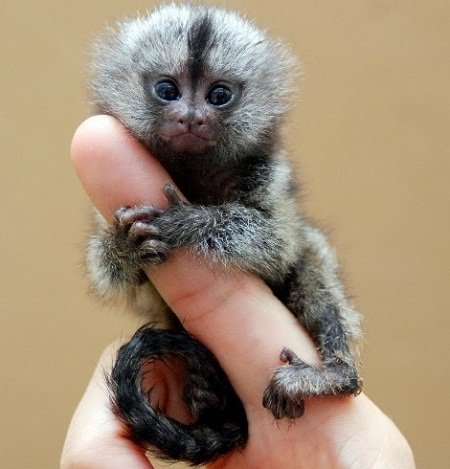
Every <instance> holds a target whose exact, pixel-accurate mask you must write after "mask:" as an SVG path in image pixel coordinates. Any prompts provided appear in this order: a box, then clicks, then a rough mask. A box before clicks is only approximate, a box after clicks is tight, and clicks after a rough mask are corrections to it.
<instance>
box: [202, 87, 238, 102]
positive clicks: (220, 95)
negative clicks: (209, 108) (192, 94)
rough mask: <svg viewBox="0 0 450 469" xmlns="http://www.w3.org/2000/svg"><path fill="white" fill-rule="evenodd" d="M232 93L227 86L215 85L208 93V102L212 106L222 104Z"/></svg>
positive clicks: (227, 100) (229, 98) (228, 100)
mask: <svg viewBox="0 0 450 469" xmlns="http://www.w3.org/2000/svg"><path fill="white" fill-rule="evenodd" d="M232 97H233V93H232V92H231V90H230V89H229V88H227V87H226V86H223V85H218V86H215V87H214V88H213V89H212V90H211V91H210V92H209V94H208V97H207V99H208V102H210V103H211V104H212V105H213V106H223V105H224V104H227V103H228V102H230V100H231V98H232Z"/></svg>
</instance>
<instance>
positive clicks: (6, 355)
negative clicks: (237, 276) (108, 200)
mask: <svg viewBox="0 0 450 469" xmlns="http://www.w3.org/2000/svg"><path fill="white" fill-rule="evenodd" d="M227 4H228V5H229V6H231V7H236V8H239V9H240V10H241V11H244V12H246V13H248V15H249V16H251V17H254V18H255V19H256V20H257V22H258V23H259V24H262V25H264V26H266V27H268V28H269V29H270V30H271V31H272V32H273V34H274V35H276V36H282V37H284V38H285V39H286V40H288V41H289V42H290V43H291V44H292V46H293V47H294V49H295V51H296V52H297V53H298V54H299V55H300V56H301V57H302V59H303V62H304V69H305V76H304V80H303V93H302V96H301V99H300V100H299V101H300V102H299V106H298V107H297V109H296V111H295V113H293V116H292V117H293V119H292V125H291V127H290V129H289V146H290V148H291V149H292V153H293V155H294V158H295V159H296V162H297V165H298V168H299V170H300V172H301V174H302V179H303V181H304V187H305V197H304V198H305V203H306V205H307V208H308V211H309V213H310V214H311V215H312V216H313V217H314V218H315V219H316V220H317V221H319V222H320V223H322V224H324V225H325V226H327V227H330V228H331V229H332V235H331V238H332V241H333V243H334V244H335V245H336V247H337V249H338V253H339V257H340V259H341V261H342V263H343V266H344V270H345V272H346V280H347V283H348V285H349V288H350V291H351V292H352V294H353V295H354V297H355V302H356V304H357V305H358V307H359V308H360V309H361V311H362V312H363V313H364V315H365V318H366V321H365V330H366V346H365V352H364V376H365V383H366V391H367V393H368V394H369V395H370V396H371V397H372V398H373V399H374V400H375V401H376V402H377V403H378V405H380V406H381V407H382V408H383V409H384V410H385V411H386V412H387V413H388V414H389V415H391V416H392V417H393V419H394V420H395V421H396V423H397V424H398V426H399V427H400V428H401V430H402V431H403V432H404V433H405V434H406V436H407V438H408V439H409V441H410V443H411V445H412V446H413V449H414V451H415V454H416V458H417V462H418V466H420V467H423V468H430V469H438V468H442V469H444V468H446V467H448V464H449V461H450V451H449V445H448V441H449V438H450V426H449V410H448V397H449V395H450V394H449V386H448V385H449V380H450V378H449V367H448V360H449V354H448V352H449V344H448V329H449V327H450V321H449V311H448V304H449V302H448V296H449V279H450V276H449V274H450V257H449V254H450V248H449V235H450V233H449V231H450V230H449V221H450V220H449V201H450V200H449V199H450V197H449V195H450V190H449V182H448V181H449V176H450V158H449V156H450V155H449V147H450V138H449V133H450V132H449V128H448V126H449V117H450V112H449V107H450V86H449V85H450V82H449V80H450V73H449V72H450V28H449V19H450V2H449V1H448V0H433V1H426V0H422V1H418V0H408V1H400V0H373V1H362V0H345V1H344V0H341V1H336V0H328V1H316V2H312V1H307V0H304V1H303V0H302V1H295V0H291V1H268V0H253V1H250V0H248V1H245V0H243V1H229V2H227ZM152 5H153V2H151V1H138V0H126V1H125V0H122V1H119V0H114V1H100V0H94V1H92V0H90V1H87V0H86V1H85V0H79V1H75V0H74V1H69V0H66V1H64V0H54V1H44V0H3V1H2V3H1V7H2V8H1V16H0V20H1V28H0V35H1V38H0V47H1V73H0V93H1V98H0V103H1V111H2V115H1V136H0V146H1V149H0V152H1V153H0V175H1V178H2V195H3V197H2V203H1V205H0V211H1V212H0V219H1V222H2V233H1V246H0V249H1V254H0V259H1V272H0V280H1V281H0V285H1V296H0V321H1V324H0V333H1V336H0V357H1V358H0V360H1V362H0V366H1V384H0V409H1V414H0V415H1V419H0V442H1V443H0V448H1V449H0V467H2V468H8V469H15V468H20V469H23V468H28V467H30V468H31V467H32V468H42V469H44V468H55V467H57V466H58V461H59V454H60V449H61V445H62V443H63V439H64V435H65V431H66V428H67V425H68V423H69V419H70V416H71V414H72V411H73V409H74V407H75V405H76V403H77V401H78V399H79V398H80V396H81V394H82V392H83V389H84V386H85V384H86V382H87V380H88V378H89V376H90V373H91V370H92V368H93V367H94V365H95V363H96V360H97V357H98V355H99V353H100V351H101V350H102V348H103V347H104V346H105V345H106V344H108V343H109V342H110V341H111V340H112V339H113V338H115V337H117V336H118V335H123V334H126V333H127V332H129V331H131V330H133V329H134V328H135V327H136V324H137V322H136V321H135V320H134V319H133V318H130V317H127V316H126V315H125V314H122V312H120V311H117V312H115V311H105V310H102V309H101V308H100V307H99V306H98V305H96V304H94V303H93V302H92V301H91V300H90V299H89V298H88V297H87V296H86V294H85V291H86V282H85V279H84V277H83V269H82V267H81V264H82V262H81V260H82V254H81V250H82V245H83V237H84V235H85V231H86V226H87V218H88V202H87V200H86V197H85V195H84V194H83V192H82V190H81V188H80V186H79V184H78V181H77V180H76V178H75V176H74V174H73V172H72V169H71V167H70V162H69V157H68V152H69V145H70V139H71V135H72V133H73V131H74V130H75V128H76V126H77V124H78V123H80V122H81V121H82V120H83V119H84V118H85V117H86V116H87V115H88V113H89V109H88V106H87V104H86V97H85V90H84V80H85V77H84V66H85V51H86V48H87V44H88V43H89V41H90V39H91V37H92V36H93V34H94V33H95V32H96V31H98V30H100V29H101V28H102V27H103V25H104V24H105V23H106V22H107V21H113V20H115V19H116V18H120V17H122V16H123V15H130V14H134V12H135V11H136V10H137V9H141V10H143V9H145V8H148V7H151V6H152Z"/></svg>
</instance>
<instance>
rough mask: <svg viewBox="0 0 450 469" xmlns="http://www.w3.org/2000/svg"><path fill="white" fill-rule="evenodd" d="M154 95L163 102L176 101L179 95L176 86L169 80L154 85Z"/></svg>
mask: <svg viewBox="0 0 450 469" xmlns="http://www.w3.org/2000/svg"><path fill="white" fill-rule="evenodd" d="M155 93H156V94H157V96H159V97H160V98H161V99H163V100H164V101H176V100H177V99H180V97H181V94H180V90H179V89H178V87H177V85H176V84H175V83H174V82H173V81H170V80H164V81H160V82H159V83H156V85H155Z"/></svg>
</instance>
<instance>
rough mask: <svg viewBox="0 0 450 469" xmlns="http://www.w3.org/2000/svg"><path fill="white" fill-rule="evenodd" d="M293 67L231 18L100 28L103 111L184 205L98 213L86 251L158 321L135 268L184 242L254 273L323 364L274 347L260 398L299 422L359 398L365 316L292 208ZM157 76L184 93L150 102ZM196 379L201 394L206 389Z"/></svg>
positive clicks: (170, 11) (156, 15)
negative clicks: (143, 149) (154, 162)
mask: <svg viewBox="0 0 450 469" xmlns="http://www.w3.org/2000/svg"><path fill="white" fill-rule="evenodd" d="M294 64H295V61H294V60H293V59H292V57H291V55H290V54H289V52H288V51H287V48H286V47H285V46H284V45H282V44H281V43H279V42H277V41H273V40H270V39H269V38H268V37H267V36H266V35H265V34H264V33H263V32H261V31H260V30H258V29H257V28H255V27H254V26H253V25H252V24H251V23H250V22H249V21H247V20H245V19H242V18H241V17H239V16H238V15H236V14H234V13H230V12H227V11H224V10H220V9H215V8H209V7H196V6H188V5H181V6H176V5H167V6H164V7H161V8H159V9H157V10H155V11H153V12H152V13H150V14H149V15H148V16H145V17H143V18H139V19H136V20H131V21H126V22H124V23H121V24H119V25H118V27H117V29H116V30H110V31H108V32H107V33H106V35H105V36H103V37H102V38H101V39H100V40H99V41H98V42H97V43H96V45H95V47H94V54H93V60H92V68H91V71H92V81H91V92H92V99H93V101H94V103H95V105H96V109H97V111H98V112H101V113H106V114H110V115H113V116H115V117H116V118H118V119H119V120H120V121H121V122H122V123H123V124H124V125H125V126H126V127H127V128H128V129H129V130H130V132H131V133H132V134H134V135H135V136H136V137H137V138H138V139H139V140H140V141H141V142H143V143H144V144H145V145H146V146H147V147H148V148H149V150H150V151H151V152H152V153H153V154H154V155H155V156H157V157H158V159H159V160H160V162H161V163H162V165H163V166H164V167H165V168H166V169H167V170H168V171H169V173H170V175H171V177H172V178H173V180H174V181H175V183H176V184H177V186H178V187H179V189H180V190H181V191H182V192H183V194H184V195H185V196H186V197H187V198H188V200H189V203H183V202H182V201H181V200H180V199H179V198H178V196H177V194H176V192H175V190H174V189H173V187H170V186H169V187H165V188H164V190H165V193H166V196H167V198H168V201H169V208H168V209H167V210H165V211H160V210H157V209H155V208H153V207H151V206H148V205H147V206H140V207H134V208H129V207H126V208H123V209H120V210H119V211H118V212H117V213H116V216H115V219H114V222H113V224H112V226H107V225H106V223H105V222H104V221H102V220H101V219H99V220H98V222H97V228H96V229H95V232H94V234H93V235H92V237H91V240H90V242H89V243H88V248H87V259H88V262H87V263H88V270H89V273H90V277H91V283H92V285H93V288H94V289H95V290H96V291H97V292H98V293H99V294H100V296H102V297H105V298H108V299H114V298H117V297H119V296H122V297H127V298H128V299H129V301H130V302H131V303H133V304H135V305H138V306H139V308H138V309H139V310H143V309H144V310H145V309H147V310H148V311H149V312H150V313H149V316H148V317H149V320H152V321H154V320H155V318H158V317H160V316H165V317H166V318H169V319H171V318H172V319H173V315H172V313H171V312H170V311H169V310H168V308H167V306H166V305H164V303H163V302H162V300H161V299H160V298H159V297H158V295H157V294H156V292H155V291H153V292H151V290H150V288H149V287H148V284H145V283H143V281H144V280H145V277H144V276H143V273H142V270H143V269H144V268H146V267H150V266H152V265H157V264H159V263H161V262H164V260H165V259H166V258H167V257H168V256H170V255H171V253H172V252H174V251H175V250H177V249H179V248H183V247H189V248H191V249H192V250H194V251H195V252H196V253H197V254H199V255H201V256H202V258H203V259H205V260H206V261H207V262H209V263H210V265H211V266H214V265H217V264H219V265H220V266H222V267H225V268H238V269H242V270H244V271H246V272H252V273H255V274H257V275H259V276H261V277H262V278H263V279H264V280H265V281H266V282H267V284H268V285H269V286H270V287H271V288H272V289H273V291H274V293H275V294H276V295H277V296H278V297H279V298H280V299H281V300H282V301H283V302H284V303H285V304H286V305H287V306H288V308H289V309H290V310H291V311H292V313H293V314H294V315H295V316H296V317H297V318H298V320H299V322H300V323H301V324H303V325H304V326H305V327H306V329H307V330H308V332H309V333H310V334H311V337H312V338H313V340H314V341H315V343H316V345H317V347H318V349H319V350H320V352H321V353H322V357H323V365H322V366H321V367H320V368H318V369H316V368H312V367H310V366H308V365H306V364H305V363H303V362H302V361H301V360H300V358H298V357H297V356H296V355H295V353H294V352H293V351H291V350H288V349H285V350H283V351H280V359H281V361H282V362H284V365H282V366H280V368H279V369H278V370H276V371H275V373H274V375H273V378H272V380H271V381H270V383H269V384H268V387H267V389H266V391H265V393H264V396H263V404H264V406H265V407H267V408H268V409H270V411H271V412H272V413H273V415H274V416H275V417H276V418H284V417H287V418H296V417H298V416H300V415H301V414H302V412H303V398H304V397H306V396H311V395H330V394H331V395H339V394H355V393H357V392H359V390H360V388H361V381H360V379H359V377H358V373H357V364H358V360H359V344H360V341H361V332H360V320H359V315H358V313H357V312H356V311H355V310H354V309H353V307H352V306H351V305H350V303H349V302H348V300H347V297H346V294H345V291H344V289H343V287H342V284H341V282H340V280H339V272H338V265H337V262H336V259H335V256H334V253H333V251H332V250H331V248H330V247H329V245H328V243H327V241H326V238H325V236H324V234H323V233H322V232H320V231H319V230H318V229H317V228H315V227H313V226H312V225H311V224H310V223H309V222H308V221H307V220H306V219H305V217H304V216H303V215H302V213H301V212H300V209H299V207H298V203H297V191H296V183H295V180H294V177H293V174H292V170H291V167H290V164H289V162H288V160H287V159H286V155H285V152H284V150H283V149H282V144H281V141H280V125H281V124H282V122H283V118H284V116H285V113H286V110H287V109H288V107H289V104H290V102H291V101H292V92H291V89H292V81H293V76H294V71H293V69H294ZM164 79H170V80H173V82H175V84H176V85H177V86H178V88H179V92H180V96H179V98H178V99H174V100H171V101H164V100H163V102H162V101H161V99H160V98H159V97H158V96H156V95H155V90H156V88H155V86H156V84H157V83H159V81H161V80H164ZM217 82H220V83H225V84H226V86H227V87H228V88H229V89H230V90H231V93H232V98H231V100H230V102H229V103H227V104H226V105H224V106H222V107H216V106H213V105H212V104H211V101H208V99H209V95H208V92H209V91H208V90H210V89H211V87H213V86H215V85H214V83H217ZM206 98H208V99H206ZM180 129H184V130H180ZM184 131H186V133H187V134H189V135H190V136H191V137H192V139H193V142H194V143H192V145H193V146H192V147H190V146H189V145H190V144H189V143H186V140H184V134H182V136H181V138H180V137H179V135H181V134H180V132H184ZM180 148H181V149H180ZM199 148H200V149H199ZM149 292H151V294H149ZM150 298H153V300H152V301H151V302H150V301H149V299H150ZM150 303H152V305H151V304H150ZM147 305H148V306H147ZM169 322H170V321H169ZM172 323H174V322H173V320H172ZM175 323H176V321H175ZM164 334H170V331H168V332H164ZM186 360H188V361H189V360H194V359H193V358H189V359H188V358H186ZM197 368H198V367H197ZM198 378H199V382H200V381H201V382H202V383H203V384H202V386H203V387H204V388H203V389H204V391H205V392H206V391H207V387H208V384H207V383H205V382H204V380H201V377H200V376H198ZM195 381H196V380H195V379H191V380H190V383H191V386H193V384H192V383H193V382H195ZM199 389H200V388H199ZM190 394H195V392H192V390H191V391H190ZM197 394H198V393H197ZM209 394H210V395H211V392H210V393H209ZM204 395H207V393H206V394H205V393H204ZM213 405H214V404H213V400H211V406H213ZM119 407H120V405H119ZM119 410H120V409H119ZM128 424H129V425H130V428H131V431H133V428H132V424H131V423H130V422H128ZM240 424H242V422H240ZM150 431H151V429H150ZM205 431H206V433H207V429H206V430H205ZM214 435H216V436H215V438H218V437H217V434H216V433H214ZM209 436H211V435H209ZM186 438H187V436H186ZM146 443H147V444H151V445H153V446H155V445H159V450H160V452H162V453H163V455H165V456H166V457H169V458H171V457H173V455H174V454H176V455H177V457H180V458H184V459H186V460H189V461H191V462H193V461H194V459H193V458H190V456H189V454H187V453H186V454H184V453H183V455H181V456H180V452H179V451H178V452H176V453H174V452H172V453H171V452H170V449H169V447H170V444H169V443H168V442H161V441H159V440H158V441H157V442H155V441H152V440H151V438H150V439H149V440H146ZM172 443H173V444H175V442H172ZM238 443H239V444H242V438H241V439H237V440H236V444H238ZM225 447H226V448H228V449H229V447H230V444H229V442H228V444H227V445H224V446H223V448H225ZM220 451H224V449H222V450H221V449H217V450H215V452H213V453H211V454H206V455H205V457H204V460H203V461H207V460H209V459H213V458H214V457H217V456H218V455H219V454H221V453H220ZM196 457H197V456H196ZM195 462H196V463H197V462H198V459H195Z"/></svg>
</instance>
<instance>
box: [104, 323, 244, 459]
mask: <svg viewBox="0 0 450 469" xmlns="http://www.w3.org/2000/svg"><path fill="white" fill-rule="evenodd" d="M169 358H176V359H182V360H184V361H185V363H186V376H185V382H184V389H183V400H184V402H185V404H186V406H187V408H188V410H189V412H190V413H191V414H192V417H193V418H194V422H193V423H192V424H184V423H181V422H178V421H177V420H175V419H173V418H171V417H169V416H168V415H166V414H165V413H163V412H161V411H160V410H159V409H158V408H156V407H153V406H152V405H151V403H150V399H149V396H150V395H151V392H152V390H151V389H150V391H149V392H147V391H145V390H144V389H143V388H142V382H143V379H144V374H145V373H147V372H148V368H147V370H146V369H145V366H146V365H148V364H149V363H155V362H157V361H164V360H165V359H169ZM108 385H109V388H110V391H111V401H112V403H113V408H114V411H115V413H116V414H117V415H118V416H119V417H120V418H121V419H122V420H123V422H124V423H125V424H126V426H127V427H128V429H129V431H130V435H131V437H132V438H133V439H134V440H135V441H136V442H137V443H139V444H140V445H142V446H143V447H145V448H146V449H148V450H149V451H151V452H153V453H154V454H155V455H156V456H158V457H160V458H163V459H168V460H173V461H186V462H189V463H190V464H193V465H197V464H204V463H206V462H209V461H212V460H214V459H216V458H217V457H219V456H221V455H223V454H226V453H227V452H229V451H230V450H232V449H234V448H238V447H241V446H243V445H244V444H245V442H246V441H247V437H248V427H247V417H246V414H245V411H244V407H243V405H242V403H241V401H240V400H239V398H238V397H237V395H236V393H235V392H234V390H233V388H232V387H231V384H230V382H229V381H228V378H227V376H226V375H225V373H224V371H223V370H222V369H221V367H220V365H219V363H218V362H217V360H216V358H215V357H214V356H213V355H212V353H211V352H210V351H209V350H208V349H207V348H206V347H204V346H203V345H202V344H201V343H200V342H198V341H196V340H195V339H194V338H193V337H192V336H191V335H189V334H188V333H187V332H186V331H184V330H158V329H152V328H151V327H149V326H145V327H143V328H141V329H139V330H138V331H137V332H136V334H135V335H134V336H133V338H132V339H131V340H130V342H128V343H127V344H125V345H124V346H122V347H121V348H120V350H119V352H118V356H117V361H116V363H115V365H114V368H113V370H112V373H111V376H110V377H109V378H108Z"/></svg>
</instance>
